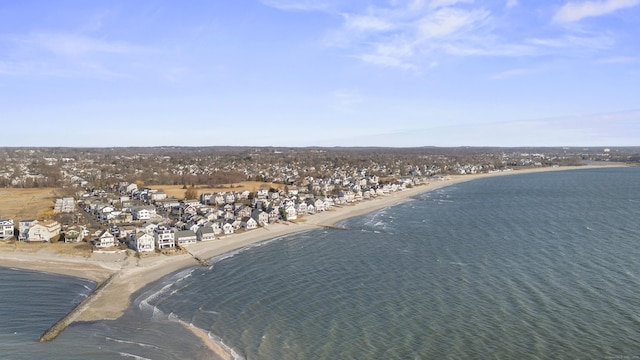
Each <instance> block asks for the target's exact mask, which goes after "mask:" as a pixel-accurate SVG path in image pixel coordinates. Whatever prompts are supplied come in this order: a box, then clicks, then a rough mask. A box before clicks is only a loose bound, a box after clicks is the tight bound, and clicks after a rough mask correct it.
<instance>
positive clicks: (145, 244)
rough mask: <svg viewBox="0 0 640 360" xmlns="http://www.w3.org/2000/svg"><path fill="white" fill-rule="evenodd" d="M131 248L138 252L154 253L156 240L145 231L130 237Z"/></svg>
mask: <svg viewBox="0 0 640 360" xmlns="http://www.w3.org/2000/svg"><path fill="white" fill-rule="evenodd" d="M129 247H131V248H132V249H133V250H135V251H137V252H152V251H154V250H155V239H154V238H153V236H151V235H150V234H147V233H145V232H144V231H139V232H138V233H136V234H131V235H130V236H129Z"/></svg>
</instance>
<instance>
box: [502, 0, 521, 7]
mask: <svg viewBox="0 0 640 360" xmlns="http://www.w3.org/2000/svg"><path fill="white" fill-rule="evenodd" d="M516 6H518V0H507V4H506V5H505V7H506V8H507V9H511V8H514V7H516Z"/></svg>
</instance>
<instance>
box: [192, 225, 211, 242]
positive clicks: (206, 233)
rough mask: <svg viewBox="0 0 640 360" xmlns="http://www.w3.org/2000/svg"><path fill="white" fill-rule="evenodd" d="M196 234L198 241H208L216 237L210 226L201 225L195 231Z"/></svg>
mask: <svg viewBox="0 0 640 360" xmlns="http://www.w3.org/2000/svg"><path fill="white" fill-rule="evenodd" d="M196 236H197V237H198V241H210V240H215V238H216V234H215V232H214V231H213V227H212V226H201V227H200V228H199V229H198V231H196Z"/></svg>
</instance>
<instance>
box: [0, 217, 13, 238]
mask: <svg viewBox="0 0 640 360" xmlns="http://www.w3.org/2000/svg"><path fill="white" fill-rule="evenodd" d="M13 229H14V225H13V220H11V219H8V220H0V240H5V239H8V238H10V237H13Z"/></svg>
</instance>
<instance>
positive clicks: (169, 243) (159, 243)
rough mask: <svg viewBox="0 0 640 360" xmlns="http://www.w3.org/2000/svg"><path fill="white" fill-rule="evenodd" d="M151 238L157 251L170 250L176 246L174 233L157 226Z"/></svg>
mask: <svg viewBox="0 0 640 360" xmlns="http://www.w3.org/2000/svg"><path fill="white" fill-rule="evenodd" d="M153 237H154V239H155V241H156V247H157V248H158V249H171V248H174V247H175V246H176V241H175V239H176V238H175V233H174V232H173V230H172V229H169V228H167V227H164V226H158V227H156V228H155V229H154V230H153Z"/></svg>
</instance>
